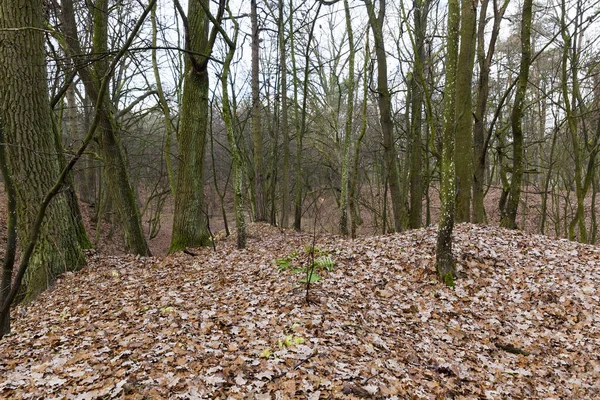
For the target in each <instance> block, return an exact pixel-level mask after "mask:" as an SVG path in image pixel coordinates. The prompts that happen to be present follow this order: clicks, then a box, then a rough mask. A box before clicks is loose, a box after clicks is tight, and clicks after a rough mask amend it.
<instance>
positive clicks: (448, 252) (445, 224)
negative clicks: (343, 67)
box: [436, 0, 460, 286]
mask: <svg viewBox="0 0 600 400" xmlns="http://www.w3.org/2000/svg"><path fill="white" fill-rule="evenodd" d="M459 15H460V11H459V6H458V0H450V1H448V37H447V39H446V40H447V42H446V49H447V50H446V82H445V91H444V114H443V117H444V121H443V122H444V126H443V129H444V131H443V137H442V164H441V175H442V181H441V187H440V197H441V209H440V221H439V225H438V237H437V246H436V268H437V272H438V275H439V277H440V280H441V281H442V282H444V283H446V285H449V286H452V285H454V271H455V267H454V258H453V256H452V231H453V230H454V212H455V196H456V171H455V166H454V135H455V134H456V125H455V121H454V117H455V100H456V97H455V95H456V67H457V59H458V27H459V24H460V16H459Z"/></svg>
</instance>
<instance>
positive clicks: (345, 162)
mask: <svg viewBox="0 0 600 400" xmlns="http://www.w3.org/2000/svg"><path fill="white" fill-rule="evenodd" d="M344 12H345V15H346V32H347V34H348V47H349V54H348V93H347V98H348V101H347V103H346V104H347V111H346V125H345V128H344V149H343V154H342V179H341V184H342V193H341V198H340V212H341V215H340V232H341V234H342V235H346V236H347V235H348V233H349V232H348V207H349V199H348V198H349V191H350V185H349V182H350V143H351V139H352V126H353V117H354V87H355V86H356V83H355V79H354V59H355V54H356V49H355V48H354V34H353V31H352V19H351V15H350V6H349V4H348V0H344Z"/></svg>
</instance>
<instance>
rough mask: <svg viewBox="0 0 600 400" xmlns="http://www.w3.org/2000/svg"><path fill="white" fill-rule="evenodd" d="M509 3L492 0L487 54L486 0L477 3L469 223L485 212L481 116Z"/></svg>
mask: <svg viewBox="0 0 600 400" xmlns="http://www.w3.org/2000/svg"><path fill="white" fill-rule="evenodd" d="M509 1H510V0H504V3H502V5H501V6H499V5H498V2H499V0H493V7H494V24H493V26H492V32H491V34H490V35H489V36H490V39H489V45H488V49H487V53H486V51H485V38H486V36H487V35H486V32H485V26H486V22H487V18H486V15H487V9H488V5H489V2H490V0H483V1H482V2H481V9H480V13H479V22H478V25H477V63H478V65H479V81H478V83H477V100H476V106H475V125H474V126H473V167H474V171H475V172H474V174H473V202H472V204H473V213H472V221H473V222H474V223H481V222H483V221H484V217H485V209H484V207H483V197H484V193H483V178H484V172H485V165H486V157H487V148H488V143H489V140H486V137H485V134H484V131H485V116H486V112H487V105H488V97H489V93H490V71H491V68H492V59H493V56H494V52H495V49H496V41H497V40H498V35H499V34H500V23H501V22H502V18H504V13H505V11H506V8H507V7H508V3H509Z"/></svg>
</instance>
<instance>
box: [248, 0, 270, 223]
mask: <svg viewBox="0 0 600 400" xmlns="http://www.w3.org/2000/svg"><path fill="white" fill-rule="evenodd" d="M256 1H257V0H251V1H250V19H251V20H252V137H253V139H254V195H255V207H254V208H255V209H256V220H257V221H267V196H266V193H265V177H264V166H263V164H264V162H263V134H262V127H261V116H260V114H261V107H260V90H259V89H260V87H259V84H260V82H259V79H258V74H259V70H258V57H259V45H260V38H259V31H258V15H257V11H256Z"/></svg>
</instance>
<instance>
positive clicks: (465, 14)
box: [454, 0, 477, 222]
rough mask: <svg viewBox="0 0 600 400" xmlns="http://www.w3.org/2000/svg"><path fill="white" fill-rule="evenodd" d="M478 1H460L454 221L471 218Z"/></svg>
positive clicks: (464, 220)
mask: <svg viewBox="0 0 600 400" xmlns="http://www.w3.org/2000/svg"><path fill="white" fill-rule="evenodd" d="M476 15H477V2H476V1H472V0H462V1H461V17H460V52H459V54H458V65H457V72H456V114H455V118H456V141H455V145H454V151H455V157H456V158H455V159H456V160H457V161H458V162H457V163H456V181H457V186H458V191H457V195H456V221H457V222H468V221H470V220H471V190H472V187H473V110H472V108H473V100H472V95H471V83H472V81H473V61H474V59H475V25H476Z"/></svg>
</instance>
